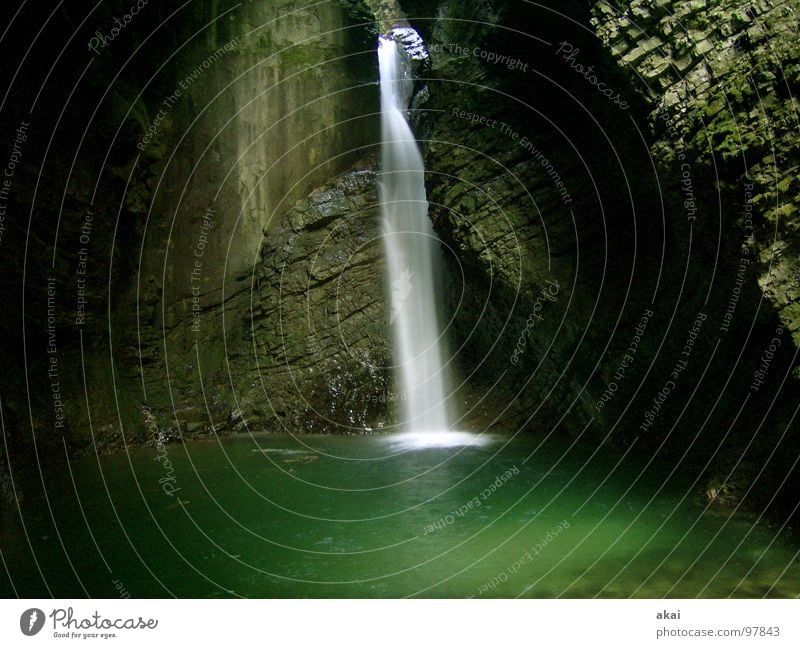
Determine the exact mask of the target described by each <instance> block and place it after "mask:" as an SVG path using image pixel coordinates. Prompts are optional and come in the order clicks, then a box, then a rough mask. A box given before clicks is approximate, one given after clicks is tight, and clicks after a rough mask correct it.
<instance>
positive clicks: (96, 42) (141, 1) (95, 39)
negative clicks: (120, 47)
mask: <svg viewBox="0 0 800 648" xmlns="http://www.w3.org/2000/svg"><path fill="white" fill-rule="evenodd" d="M146 6H147V0H137V2H136V4H134V5H133V6H131V8H130V9H129V10H128V13H126V14H125V15H124V16H122V19H119V18H114V26H113V27H112V28H111V29H109V30H108V31H107V32H106V33H103V32H101V31H99V30H97V31H95V33H94V36H92V37H91V38H90V39H89V51H90V52H94V53H95V54H99V53H100V51H99V50H98V49H97V48H98V47H99V48H101V49H102V48H105V47H108V46H109V45H110V44H111V43H112V42H114V39H116V38H117V36H119V35H120V34H121V33H122V30H123V29H125V28H126V27H127V26H128V25H130V23H131V21H132V20H133V19H134V17H135V16H137V15H138V13H139V12H140V11H141V10H142V9H144V8H145V7H146Z"/></svg>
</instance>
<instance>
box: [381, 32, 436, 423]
mask: <svg viewBox="0 0 800 648" xmlns="http://www.w3.org/2000/svg"><path fill="white" fill-rule="evenodd" d="M378 59H379V63H380V82H381V85H380V87H381V137H382V146H381V176H380V183H379V195H380V201H381V218H382V220H383V233H384V242H385V243H384V245H385V248H386V256H387V260H388V265H389V280H390V292H391V305H392V328H393V333H394V339H395V354H396V358H395V360H396V362H395V364H397V365H399V369H400V373H401V376H402V385H403V389H404V391H405V400H404V405H405V411H404V413H403V414H404V421H403V424H404V425H403V427H404V428H405V430H406V431H407V432H411V433H414V434H420V433H424V434H426V433H431V432H438V433H444V432H446V431H447V430H448V419H447V411H446V406H445V387H444V383H445V380H444V373H443V372H444V369H443V367H442V357H441V350H440V348H439V336H440V332H439V325H438V318H437V316H436V300H435V295H434V277H435V276H436V274H435V273H438V272H439V271H440V269H439V264H440V261H439V251H438V249H437V243H436V238H435V236H434V233H433V227H432V226H431V222H430V220H429V219H428V201H427V198H426V195H425V177H424V166H423V163H422V155H421V154H420V151H419V148H418V147H417V143H416V141H415V139H414V134H413V133H412V132H411V128H410V127H409V125H408V122H407V121H406V116H405V113H406V110H407V109H408V105H409V101H410V99H411V92H412V80H411V73H410V66H409V62H408V59H407V57H406V56H405V53H404V52H403V50H402V48H401V47H400V46H398V44H397V43H396V42H395V41H394V40H392V39H391V38H384V37H381V39H380V42H379V45H378Z"/></svg>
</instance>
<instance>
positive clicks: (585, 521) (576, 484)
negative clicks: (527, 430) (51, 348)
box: [0, 436, 800, 597]
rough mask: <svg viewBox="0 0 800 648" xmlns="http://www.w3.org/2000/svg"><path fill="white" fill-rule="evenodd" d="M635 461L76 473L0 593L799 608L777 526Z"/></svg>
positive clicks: (17, 538) (192, 450)
mask: <svg viewBox="0 0 800 648" xmlns="http://www.w3.org/2000/svg"><path fill="white" fill-rule="evenodd" d="M166 459H168V460H169V462H170V463H166ZM645 463H646V461H645V460H644V459H643V458H642V457H641V456H638V455H637V453H636V452H630V453H628V454H627V455H624V456H614V455H612V454H611V453H610V452H606V451H604V449H603V448H598V449H597V451H596V452H594V451H593V452H592V453H589V454H586V453H583V454H577V453H576V452H574V451H572V450H569V449H568V444H565V443H563V442H562V443H559V444H554V445H553V446H546V445H537V443H536V442H535V441H533V440H530V439H527V438H515V439H509V438H503V437H495V438H494V440H493V441H492V442H491V443H488V444H487V445H484V446H482V447H460V446H455V447H447V448H410V447H407V446H405V445H402V444H400V443H398V442H397V441H396V439H394V438H392V437H303V438H302V439H301V440H296V439H292V438H289V437H274V436H263V437H256V438H250V437H247V438H235V439H226V440H222V441H218V440H213V441H210V442H203V443H191V444H187V445H171V446H167V447H166V449H165V450H163V451H162V452H161V453H160V454H159V452H158V451H157V450H156V449H137V450H134V451H131V452H130V453H128V454H116V455H111V456H102V457H99V458H97V457H87V458H82V459H80V460H72V461H71V463H70V465H69V466H66V465H65V466H64V467H63V470H55V469H53V468H50V469H49V470H48V471H47V472H46V473H45V482H46V484H47V493H48V500H49V508H48V505H47V502H46V501H45V500H44V498H40V497H33V496H29V497H28V498H26V500H25V501H24V505H23V508H22V513H23V521H24V523H25V528H24V529H22V527H21V526H20V524H19V522H18V520H16V521H15V519H11V521H10V522H9V520H6V521H4V527H3V530H2V533H0V540H1V541H2V545H0V546H1V547H2V558H3V562H4V563H5V566H6V568H7V570H8V572H9V573H10V576H11V579H10V580H9V579H8V577H5V576H3V577H0V590H2V593H3V594H5V595H6V596H9V595H13V594H14V593H16V594H18V595H20V596H26V597H34V596H49V595H53V596H57V597H78V596H87V595H89V596H93V597H115V596H118V595H119V593H120V592H121V593H122V594H126V593H127V594H130V596H132V597H163V596H181V597H235V596H244V597H405V596H421V597H516V596H530V597H593V596H600V597H628V596H636V597H664V596H667V597H696V596H701V597H727V596H737V597H755V596H758V597H760V596H776V597H796V596H797V595H798V594H800V579H798V574H799V572H800V569H799V568H798V566H797V564H796V561H795V558H796V551H797V542H796V540H794V539H793V538H792V537H791V535H788V534H789V533H790V532H789V531H788V530H787V529H783V530H781V529H780V527H778V526H770V525H768V524H766V523H761V524H757V525H754V524H753V520H752V519H751V518H745V517H744V516H734V517H730V516H724V515H720V514H713V513H710V512H708V511H704V507H703V506H702V505H700V504H699V503H698V502H697V501H696V500H695V498H694V494H693V490H692V489H691V480H690V481H676V480H675V479H667V478H666V473H664V474H655V473H653V471H652V469H651V470H649V471H648V472H647V473H645V474H644V475H641V474H640V472H641V468H642V466H643V465H644V464H645ZM654 465H658V462H655V463H654ZM662 468H663V466H662ZM70 471H71V472H70ZM667 472H668V471H667ZM684 480H685V478H684ZM171 490H172V491H173V492H172V494H167V492H166V491H171ZM470 503H471V504H470ZM50 510H52V519H53V520H55V524H53V522H52V521H51V513H50ZM459 510H460V511H461V513H460V514H459V513H458V511H459ZM14 517H15V518H16V516H14ZM26 532H27V536H28V537H29V538H30V545H31V546H32V547H33V552H32V551H31V549H30V548H29V543H28V541H27V540H26V535H25V534H26ZM1 572H2V570H0V573H1ZM120 588H122V589H120Z"/></svg>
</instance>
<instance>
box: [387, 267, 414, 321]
mask: <svg viewBox="0 0 800 648" xmlns="http://www.w3.org/2000/svg"><path fill="white" fill-rule="evenodd" d="M413 276H414V275H412V274H411V270H410V269H409V268H408V267H405V268H403V271H402V272H401V273H400V276H399V277H397V279H395V280H394V281H393V282H392V319H391V322H390V323H391V324H394V321H395V319H397V316H398V315H399V314H400V311H402V310H403V306H405V305H406V301H408V297H409V295H410V294H411V290H412V289H413V287H412V285H411V279H412V278H413Z"/></svg>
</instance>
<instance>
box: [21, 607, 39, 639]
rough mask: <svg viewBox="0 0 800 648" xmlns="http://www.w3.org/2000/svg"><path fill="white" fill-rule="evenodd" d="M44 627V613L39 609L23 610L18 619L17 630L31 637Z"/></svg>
mask: <svg viewBox="0 0 800 648" xmlns="http://www.w3.org/2000/svg"><path fill="white" fill-rule="evenodd" d="M43 627H44V612H42V611H41V610H40V609H39V608H31V609H30V610H25V611H24V612H23V613H22V616H21V617H20V618H19V629H20V630H22V634H24V635H25V636H27V637H32V636H33V635H35V634H36V633H37V632H39V630H41V629H42V628H43Z"/></svg>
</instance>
